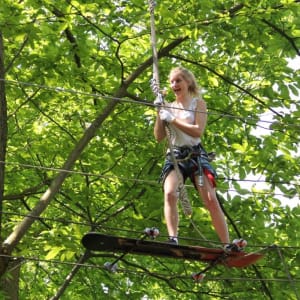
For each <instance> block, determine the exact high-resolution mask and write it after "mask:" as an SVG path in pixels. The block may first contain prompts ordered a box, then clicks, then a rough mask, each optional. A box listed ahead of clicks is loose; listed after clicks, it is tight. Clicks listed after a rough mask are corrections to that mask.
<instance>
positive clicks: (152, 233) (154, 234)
mask: <svg viewBox="0 0 300 300" xmlns="http://www.w3.org/2000/svg"><path fill="white" fill-rule="evenodd" d="M144 233H145V234H147V235H148V236H150V237H151V238H156V237H157V236H158V235H159V230H158V229H157V228H155V227H152V228H146V229H145V230H144Z"/></svg>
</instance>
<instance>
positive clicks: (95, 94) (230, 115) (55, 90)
mask: <svg viewBox="0 0 300 300" xmlns="http://www.w3.org/2000/svg"><path fill="white" fill-rule="evenodd" d="M0 81H4V82H5V83H7V84H12V85H24V86H30V87H36V88H39V89H44V90H49V91H54V92H60V93H69V94H75V95H82V96H87V97H93V98H99V99H104V100H108V101H118V102H125V103H126V102H128V103H133V104H137V105H144V106H149V107H153V108H156V107H157V105H155V104H153V103H152V102H148V101H142V100H141V101H137V100H132V99H128V98H118V97H113V96H109V95H100V94H98V93H89V92H83V91H78V90H74V89H66V88H62V87H49V86H47V85H41V84H36V83H28V82H23V81H16V80H7V79H2V78H0ZM165 107H166V108H168V106H167V105H166V106H165ZM175 109H178V110H186V111H192V112H198V113H204V112H200V111H197V110H191V109H184V108H175ZM212 110H214V109H213V108H210V111H208V112H205V114H207V115H211V116H218V117H225V118H229V119H237V120H240V121H254V122H259V123H265V124H270V125H271V124H273V123H274V122H275V121H269V120H261V119H257V118H255V117H239V116H234V115H232V114H229V113H222V112H212ZM215 111H217V110H215ZM276 122H277V124H278V125H280V124H279V123H278V121H276ZM254 125H255V126H258V124H257V123H256V124H253V126H254ZM284 125H285V126H286V127H291V128H298V127H299V128H300V126H299V125H297V124H295V123H287V124H284ZM265 129H267V130H270V131H271V130H273V129H270V128H265Z"/></svg>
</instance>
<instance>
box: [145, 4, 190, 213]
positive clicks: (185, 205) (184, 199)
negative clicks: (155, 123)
mask: <svg viewBox="0 0 300 300" xmlns="http://www.w3.org/2000/svg"><path fill="white" fill-rule="evenodd" d="M155 6H156V2H155V1H154V0H149V11H150V25H151V45H152V53H153V79H152V82H151V87H152V91H153V93H154V94H155V96H156V97H157V98H159V99H160V103H161V104H162V105H164V99H163V94H162V92H161V90H160V86H159V70H158V54H157V48H156V33H155V19H154V9H155ZM160 107H161V106H160ZM157 109H159V107H158V108H157ZM165 130H166V136H167V142H168V148H169V151H170V153H169V154H170V158H171V161H172V163H173V165H174V169H175V172H176V175H177V177H178V192H179V199H180V202H181V205H182V209H183V212H184V214H185V215H186V216H190V215H191V214H192V207H191V204H190V201H189V198H188V194H187V191H186V188H185V185H184V182H183V178H182V175H181V172H180V170H179V167H178V163H177V161H176V158H175V155H174V150H173V145H172V132H171V129H170V127H169V124H168V123H167V122H165Z"/></svg>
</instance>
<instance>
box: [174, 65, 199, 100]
mask: <svg viewBox="0 0 300 300" xmlns="http://www.w3.org/2000/svg"><path fill="white" fill-rule="evenodd" d="M175 73H178V74H180V75H181V76H182V77H183V79H184V80H186V81H187V82H188V83H189V88H188V91H189V93H190V94H191V95H193V96H196V97H199V98H201V89H200V87H199V86H198V84H197V81H196V78H195V75H194V74H193V73H192V72H191V71H190V70H188V69H186V68H184V67H175V68H173V69H172V70H171V71H170V75H169V78H171V75H172V74H175Z"/></svg>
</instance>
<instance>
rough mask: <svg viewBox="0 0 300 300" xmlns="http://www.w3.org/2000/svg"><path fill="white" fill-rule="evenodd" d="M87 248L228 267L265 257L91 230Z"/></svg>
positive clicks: (244, 265)
mask: <svg viewBox="0 0 300 300" xmlns="http://www.w3.org/2000/svg"><path fill="white" fill-rule="evenodd" d="M82 244H83V246H84V247H85V248H87V249H88V250H92V251H106V252H122V253H128V254H129V253H131V254H142V255H151V256H162V257H170V258H177V259H190V260H198V261H203V262H207V263H210V262H215V261H219V262H218V264H223V265H226V266H228V267H236V268H243V267H247V266H249V265H252V264H254V263H255V262H257V261H258V260H259V259H261V258H262V257H263V255H262V254H260V253H246V252H230V253H226V252H225V251H224V250H222V249H217V248H206V247H200V246H186V245H172V244H168V243H162V242H156V241H149V240H144V239H133V238H126V237H118V236H111V235H106V234H101V233H98V232H89V233H87V234H86V235H84V236H83V238H82Z"/></svg>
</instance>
